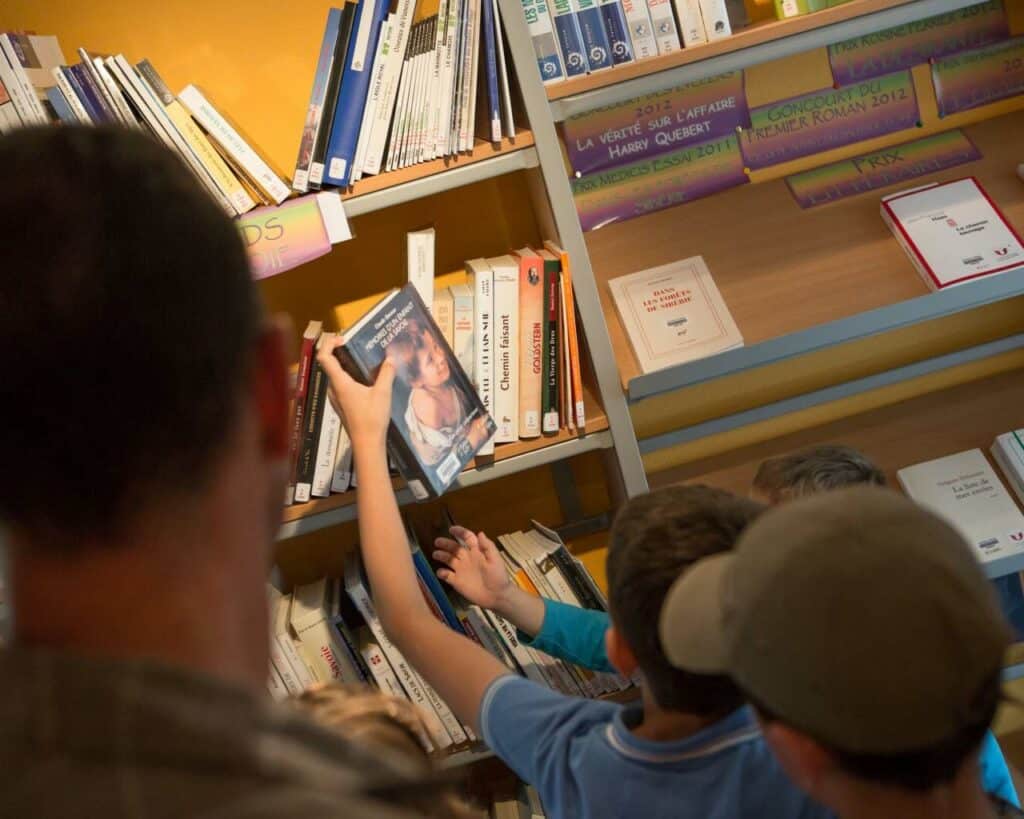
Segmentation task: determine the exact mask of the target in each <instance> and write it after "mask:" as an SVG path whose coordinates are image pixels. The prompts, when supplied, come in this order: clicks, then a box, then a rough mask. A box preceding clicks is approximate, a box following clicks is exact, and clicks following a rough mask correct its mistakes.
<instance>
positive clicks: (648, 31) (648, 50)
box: [622, 0, 658, 60]
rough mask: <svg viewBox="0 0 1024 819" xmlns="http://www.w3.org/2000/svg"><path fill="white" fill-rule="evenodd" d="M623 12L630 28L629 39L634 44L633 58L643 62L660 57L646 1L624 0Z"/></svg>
mask: <svg viewBox="0 0 1024 819" xmlns="http://www.w3.org/2000/svg"><path fill="white" fill-rule="evenodd" d="M622 11H623V12H624V13H625V15H626V25H628V26H629V39H630V41H631V42H632V43H633V58H634V59H636V60H642V59H645V58H646V57H657V56H658V43H657V41H656V40H655V39H654V29H653V26H652V25H651V15H650V13H649V12H648V11H647V3H645V2H644V0H622Z"/></svg>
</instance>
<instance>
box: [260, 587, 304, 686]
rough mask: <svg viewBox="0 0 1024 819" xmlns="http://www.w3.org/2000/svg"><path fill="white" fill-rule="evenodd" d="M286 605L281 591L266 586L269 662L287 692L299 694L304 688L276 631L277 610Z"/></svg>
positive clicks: (287, 603)
mask: <svg viewBox="0 0 1024 819" xmlns="http://www.w3.org/2000/svg"><path fill="white" fill-rule="evenodd" d="M288 605H289V602H288V601H287V600H285V599H284V598H283V596H282V595H281V592H279V591H278V590H277V589H275V588H274V587H273V586H270V585H268V586H267V610H268V613H269V615H270V633H269V635H268V636H269V645H270V662H271V665H273V666H274V668H275V670H276V671H277V673H278V676H279V677H280V678H281V682H282V683H284V686H285V688H287V689H288V692H289V693H290V694H301V693H302V692H303V690H305V686H304V685H303V683H302V682H301V681H300V679H299V676H298V674H296V672H295V668H294V667H293V665H292V662H291V660H290V659H289V657H288V656H287V655H286V654H285V653H284V650H283V649H282V648H281V644H280V642H279V641H278V638H277V633H276V631H277V621H278V615H279V612H280V611H281V609H282V608H285V610H286V611H287V606H288Z"/></svg>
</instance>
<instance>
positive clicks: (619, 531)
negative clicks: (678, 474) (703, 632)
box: [607, 486, 763, 716]
mask: <svg viewBox="0 0 1024 819" xmlns="http://www.w3.org/2000/svg"><path fill="white" fill-rule="evenodd" d="M762 508H763V507H761V506H760V504H757V503H754V502H753V501H750V500H747V499H745V498H740V497H737V496H735V495H732V494H731V493H729V492H725V491H723V490H720V489H712V488H710V487H707V486H668V487H665V488H663V489H657V490H655V491H653V492H650V493H649V494H646V495H641V496H639V497H636V498H633V499H631V500H630V501H629V502H627V503H626V504H625V506H623V507H622V509H621V510H620V512H619V514H618V515H617V516H616V518H615V522H614V524H613V525H612V529H611V544H610V547H609V550H608V566H607V569H608V598H609V608H610V609H611V616H612V622H613V624H614V626H615V629H616V630H617V631H618V632H620V633H621V635H622V636H623V637H624V638H625V640H626V642H627V643H628V645H629V648H630V649H631V650H632V653H633V655H634V657H635V658H636V661H637V664H638V665H639V667H640V669H641V671H643V674H644V681H645V683H646V685H647V687H648V688H649V690H650V692H651V694H652V695H653V696H654V699H655V700H656V701H657V703H658V705H659V706H661V707H662V708H665V709H669V710H674V711H684V712H687V713H695V714H699V715H702V716H714V715H717V714H724V713H727V712H729V711H732V710H735V709H736V708H738V707H739V706H740V705H742V704H743V696H742V694H741V693H740V691H739V690H738V689H737V688H736V686H735V685H734V684H733V683H732V682H731V680H730V679H729V678H728V677H727V676H723V675H718V674H710V675H705V674H691V673H688V672H686V671H680V670H679V669H676V668H673V667H672V666H671V665H670V664H669V662H668V660H667V659H666V657H665V652H664V651H663V650H662V647H661V643H660V641H659V640H658V615H659V613H660V611H661V605H662V602H663V601H664V599H665V595H666V593H667V592H668V590H669V588H670V587H671V585H672V583H673V582H674V581H675V580H676V578H677V577H679V575H680V574H681V573H682V572H685V571H686V570H687V569H689V568H690V566H691V565H693V564H694V563H696V562H697V561H698V560H700V559H701V558H704V557H707V556H709V555H714V554H719V553H721V552H727V551H729V550H731V549H732V548H733V545H734V544H735V542H736V539H737V538H738V537H739V535H740V533H741V532H742V531H743V530H744V528H746V526H747V525H748V524H749V523H750V522H751V521H752V520H753V519H754V518H755V517H756V516H757V515H758V514H759V513H760V512H761V511H762Z"/></svg>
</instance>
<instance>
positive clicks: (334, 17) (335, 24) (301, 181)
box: [292, 9, 341, 193]
mask: <svg viewBox="0 0 1024 819" xmlns="http://www.w3.org/2000/svg"><path fill="white" fill-rule="evenodd" d="M340 26H341V9H331V10H330V11H328V12H327V25H326V26H325V27H324V36H323V39H322V40H321V42H320V56H319V57H318V58H317V62H316V73H315V74H314V75H313V90H312V91H310V94H309V106H308V107H307V109H306V122H305V123H304V124H303V126H302V139H301V140H300V141H299V156H298V159H296V160H295V176H294V177H293V179H292V187H293V188H294V189H295V190H297V191H299V192H300V193H305V192H306V191H307V190H309V169H310V167H311V166H312V164H313V148H314V146H315V145H316V135H317V131H318V130H319V129H320V123H321V121H322V117H323V113H324V100H325V99H326V98H327V81H328V80H329V79H330V74H331V63H332V62H333V61H334V46H335V43H337V41H338V30H339V28H340ZM328 124H329V123H328Z"/></svg>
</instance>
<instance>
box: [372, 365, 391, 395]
mask: <svg viewBox="0 0 1024 819" xmlns="http://www.w3.org/2000/svg"><path fill="white" fill-rule="evenodd" d="M394 383H395V365H394V364H392V363H391V360H390V359H388V358H385V359H384V363H383V364H381V365H380V372H378V373H377V380H376V381H375V382H374V384H373V391H374V392H383V393H385V394H387V395H388V396H390V395H391V385H392V384H394Z"/></svg>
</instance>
